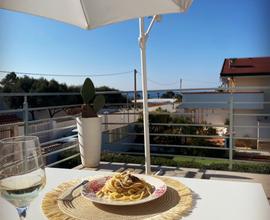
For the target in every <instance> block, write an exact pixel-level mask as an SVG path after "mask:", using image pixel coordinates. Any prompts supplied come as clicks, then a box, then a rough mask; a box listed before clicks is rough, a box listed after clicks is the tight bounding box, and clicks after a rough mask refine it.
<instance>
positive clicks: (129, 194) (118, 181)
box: [96, 172, 153, 201]
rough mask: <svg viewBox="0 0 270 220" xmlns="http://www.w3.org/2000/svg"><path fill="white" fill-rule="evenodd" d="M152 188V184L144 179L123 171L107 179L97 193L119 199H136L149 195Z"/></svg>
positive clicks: (99, 195)
mask: <svg viewBox="0 0 270 220" xmlns="http://www.w3.org/2000/svg"><path fill="white" fill-rule="evenodd" d="M152 190H153V189H152V186H151V185H150V184H149V183H147V182H145V181H144V180H143V179H139V178H138V177H136V176H134V175H131V174H130V173H129V172H123V173H119V174H116V175H114V176H112V177H111V178H110V179H109V180H107V181H106V183H105V185H104V186H103V187H102V188H101V189H100V190H99V191H98V192H97V193H96V195H97V197H100V198H101V197H104V198H107V199H112V200H117V201H135V200H141V199H143V198H145V197H147V196H149V195H150V194H151V193H152Z"/></svg>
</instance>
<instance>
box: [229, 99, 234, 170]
mask: <svg viewBox="0 0 270 220" xmlns="http://www.w3.org/2000/svg"><path fill="white" fill-rule="evenodd" d="M229 104H230V111H229V114H230V125H229V129H230V132H229V134H230V149H229V169H230V170H231V169H232V162H233V147H234V146H233V132H234V129H233V124H234V122H233V95H232V94H231V97H230V102H229Z"/></svg>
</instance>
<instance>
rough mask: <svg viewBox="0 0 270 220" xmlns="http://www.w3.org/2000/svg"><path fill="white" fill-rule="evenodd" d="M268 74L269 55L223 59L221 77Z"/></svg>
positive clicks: (269, 68) (269, 70)
mask: <svg viewBox="0 0 270 220" xmlns="http://www.w3.org/2000/svg"><path fill="white" fill-rule="evenodd" d="M258 75H270V57H254V58H230V59H225V60H224V63H223V66H222V70H221V73H220V76H221V77H225V76H258Z"/></svg>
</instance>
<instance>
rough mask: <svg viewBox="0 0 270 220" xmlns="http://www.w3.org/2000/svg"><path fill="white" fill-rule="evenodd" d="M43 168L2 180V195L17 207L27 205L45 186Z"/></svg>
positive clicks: (0, 183)
mask: <svg viewBox="0 0 270 220" xmlns="http://www.w3.org/2000/svg"><path fill="white" fill-rule="evenodd" d="M45 183H46V178H45V172H44V170H43V169H38V170H35V171H33V172H30V173H27V174H23V175H17V176H11V177H7V178H5V179H2V180H0V192H1V196H2V197H3V198H5V199H6V200H7V201H9V202H10V203H12V204H13V205H14V206H16V207H26V206H28V205H29V204H30V202H31V201H32V200H33V199H34V198H36V197H37V196H38V193H39V191H40V190H42V189H43V188H44V186H45Z"/></svg>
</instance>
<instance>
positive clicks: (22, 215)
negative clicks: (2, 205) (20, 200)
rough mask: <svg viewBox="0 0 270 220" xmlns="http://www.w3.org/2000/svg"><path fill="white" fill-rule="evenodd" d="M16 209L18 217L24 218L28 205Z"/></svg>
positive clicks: (23, 219)
mask: <svg viewBox="0 0 270 220" xmlns="http://www.w3.org/2000/svg"><path fill="white" fill-rule="evenodd" d="M16 209H17V212H18V214H19V217H20V219H21V220H26V212H27V209H28V207H27V206H26V207H20V208H16Z"/></svg>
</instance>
